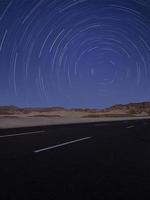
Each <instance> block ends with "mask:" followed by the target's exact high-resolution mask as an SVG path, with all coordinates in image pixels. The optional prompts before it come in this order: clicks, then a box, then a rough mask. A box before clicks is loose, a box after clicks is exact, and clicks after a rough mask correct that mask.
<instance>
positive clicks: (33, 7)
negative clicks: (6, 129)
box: [0, 0, 150, 107]
mask: <svg viewBox="0 0 150 200" xmlns="http://www.w3.org/2000/svg"><path fill="white" fill-rule="evenodd" d="M149 22H150V2H149V1H148V0H127V1H122V0H33V1H30V0H22V1H18V0H1V1H0V29H1V32H0V104H3V105H5V104H11V105H12V104H14V105H18V106H27V107H29V106H65V107H105V106H109V105H112V104H115V103H127V102H134V101H146V100H149V99H150V89H149V88H150V87H149V86H150V37H149V35H150V24H149Z"/></svg>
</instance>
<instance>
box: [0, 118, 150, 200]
mask: <svg viewBox="0 0 150 200" xmlns="http://www.w3.org/2000/svg"><path fill="white" fill-rule="evenodd" d="M136 198H140V199H149V198H150V120H145V119H144V120H134V121H118V122H100V123H98V122H96V123H86V124H73V125H54V126H41V127H40V126H39V127H30V128H16V129H15V128H14V129H1V130H0V199H1V200H7V199H9V200H18V199H19V200H24V199H25V200H30V199H35V200H38V199H41V200H47V199H48V200H55V199H70V200H71V199H83V200H87V199H91V200H94V199H99V200H103V199H122V200H123V199H126V200H127V199H136Z"/></svg>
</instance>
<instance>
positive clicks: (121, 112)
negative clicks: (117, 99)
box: [0, 102, 150, 117]
mask: <svg viewBox="0 0 150 200" xmlns="http://www.w3.org/2000/svg"><path fill="white" fill-rule="evenodd" d="M51 113H55V114H57V113H58V114H60V113H62V116H63V114H64V113H73V114H74V115H77V114H78V113H80V114H82V115H85V117H86V116H87V117H88V116H89V117H90V116H91V117H94V116H95V117H96V116H97V117H98V116H99V117H100V116H128V115H129V116H134V115H135V116H137V115H143V116H144V115H145V116H149V115H150V102H141V103H129V104H126V105H122V104H117V105H113V106H111V107H109V108H106V109H90V108H72V109H66V108H63V107H48V108H18V107H16V106H0V115H31V114H32V115H35V116H36V115H39V114H42V115H43V116H44V115H47V114H51Z"/></svg>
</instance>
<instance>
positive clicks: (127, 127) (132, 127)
mask: <svg viewBox="0 0 150 200" xmlns="http://www.w3.org/2000/svg"><path fill="white" fill-rule="evenodd" d="M134 127H135V126H127V127H126V128H134Z"/></svg>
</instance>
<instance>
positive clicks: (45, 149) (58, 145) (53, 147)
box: [34, 137, 92, 153]
mask: <svg viewBox="0 0 150 200" xmlns="http://www.w3.org/2000/svg"><path fill="white" fill-rule="evenodd" d="M91 138H92V137H85V138H81V139H78V140H72V141H69V142H65V143H62V144H57V145H54V146H51V147H47V148H43V149H38V150H35V151H34V153H40V152H42V151H47V150H50V149H55V148H58V147H62V146H65V145H68V144H73V143H76V142H81V141H83V140H89V139H91Z"/></svg>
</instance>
